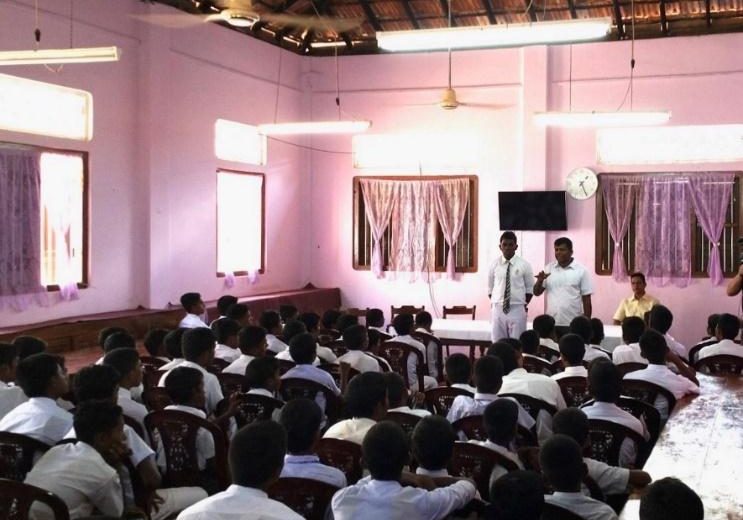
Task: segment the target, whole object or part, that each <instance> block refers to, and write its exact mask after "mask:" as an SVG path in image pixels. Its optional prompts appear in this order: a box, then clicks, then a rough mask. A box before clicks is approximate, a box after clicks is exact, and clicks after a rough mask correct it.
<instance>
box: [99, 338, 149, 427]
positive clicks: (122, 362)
mask: <svg viewBox="0 0 743 520" xmlns="http://www.w3.org/2000/svg"><path fill="white" fill-rule="evenodd" d="M103 366H109V367H112V368H114V369H115V370H116V372H117V373H118V374H119V376H120V377H119V390H118V403H117V404H118V405H119V406H121V409H122V410H123V411H124V415H125V416H126V417H129V418H131V419H134V420H135V421H136V422H137V423H138V424H139V425H140V426H141V428H142V431H145V427H144V418H145V416H146V415H147V414H148V413H149V411H148V410H147V408H146V407H145V406H144V405H143V404H142V403H138V402H137V401H135V400H134V399H133V398H132V389H135V388H138V387H139V385H141V384H142V362H141V361H140V360H139V354H138V353H137V351H136V350H132V349H128V348H120V349H116V350H113V351H111V352H109V353H108V354H106V357H104V358H103ZM146 440H148V439H146Z"/></svg>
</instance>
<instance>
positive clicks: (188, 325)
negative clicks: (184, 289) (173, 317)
mask: <svg viewBox="0 0 743 520" xmlns="http://www.w3.org/2000/svg"><path fill="white" fill-rule="evenodd" d="M181 306H182V307H183V310H185V311H186V315H185V316H184V317H183V319H182V320H181V322H180V323H179V324H178V328H182V329H195V328H198V327H203V328H206V329H208V328H209V325H207V324H206V322H205V321H204V318H205V316H206V305H204V300H202V299H201V295H200V294H199V293H197V292H188V293H185V294H183V295H182V296H181Z"/></svg>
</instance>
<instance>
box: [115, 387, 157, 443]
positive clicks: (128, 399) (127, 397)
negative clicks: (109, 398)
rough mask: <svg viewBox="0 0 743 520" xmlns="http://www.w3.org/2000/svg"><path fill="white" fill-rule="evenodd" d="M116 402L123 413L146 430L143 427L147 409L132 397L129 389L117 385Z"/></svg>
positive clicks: (143, 429) (143, 428)
mask: <svg viewBox="0 0 743 520" xmlns="http://www.w3.org/2000/svg"><path fill="white" fill-rule="evenodd" d="M117 403H118V405H119V406H121V410H122V411H123V412H124V415H126V416H127V417H130V418H132V419H134V420H135V421H137V422H138V423H139V424H140V425H141V426H142V431H145V432H146V431H147V430H145V427H144V418H145V416H146V415H147V414H148V413H149V411H148V410H147V407H146V406H145V405H143V404H141V403H138V402H137V401H135V400H134V399H132V393H131V392H130V391H129V389H127V388H121V387H119V398H118V400H117Z"/></svg>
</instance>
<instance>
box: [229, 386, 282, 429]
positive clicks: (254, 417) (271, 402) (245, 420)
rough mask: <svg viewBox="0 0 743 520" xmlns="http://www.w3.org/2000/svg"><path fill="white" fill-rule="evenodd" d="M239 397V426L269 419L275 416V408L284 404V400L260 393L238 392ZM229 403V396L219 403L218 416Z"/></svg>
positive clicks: (237, 418)
mask: <svg viewBox="0 0 743 520" xmlns="http://www.w3.org/2000/svg"><path fill="white" fill-rule="evenodd" d="M238 399H239V401H238V409H237V413H236V414H235V421H236V422H237V427H238V428H242V427H243V426H246V425H248V424H250V423H253V422H255V421H269V420H271V418H272V417H273V412H274V410H277V409H278V408H281V407H282V406H284V401H281V400H279V399H274V398H272V397H267V396H265V395H259V394H238ZM227 405H228V400H227V398H225V399H222V400H221V401H220V402H219V404H217V412H216V413H217V416H220V415H222V414H223V413H224V412H225V409H226V408H227Z"/></svg>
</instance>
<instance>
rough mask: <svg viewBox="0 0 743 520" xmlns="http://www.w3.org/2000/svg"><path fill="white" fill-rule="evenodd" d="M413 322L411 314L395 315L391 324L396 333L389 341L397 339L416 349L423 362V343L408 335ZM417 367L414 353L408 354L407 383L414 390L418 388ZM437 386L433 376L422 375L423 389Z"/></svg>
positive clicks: (424, 353) (424, 349)
mask: <svg viewBox="0 0 743 520" xmlns="http://www.w3.org/2000/svg"><path fill="white" fill-rule="evenodd" d="M414 322H415V320H414V318H413V315H412V314H398V315H397V316H395V319H394V320H393V321H392V325H393V327H394V328H395V332H396V333H397V335H396V336H395V337H394V338H392V339H391V340H390V341H399V342H401V343H406V344H407V345H410V346H411V347H413V348H415V349H416V350H418V351H419V352H420V353H421V354H423V359H424V362H425V359H426V355H427V353H426V347H425V345H423V343H421V342H420V341H418V340H417V339H415V338H413V336H411V335H410V333H411V332H412V330H413V324H414ZM417 367H418V357H417V356H415V355H414V354H410V355H409V356H408V383H410V387H411V388H413V389H415V390H418V375H417V370H416V369H417ZM437 386H438V383H437V382H436V379H435V378H433V377H431V376H428V375H424V376H423V388H424V390H430V389H432V388H436V387H437Z"/></svg>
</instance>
